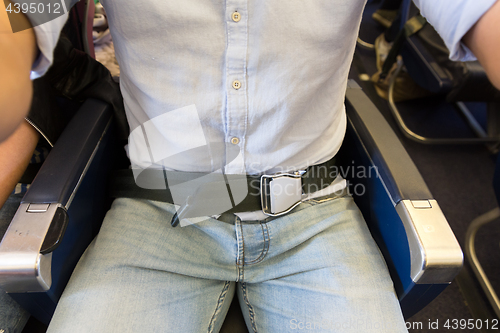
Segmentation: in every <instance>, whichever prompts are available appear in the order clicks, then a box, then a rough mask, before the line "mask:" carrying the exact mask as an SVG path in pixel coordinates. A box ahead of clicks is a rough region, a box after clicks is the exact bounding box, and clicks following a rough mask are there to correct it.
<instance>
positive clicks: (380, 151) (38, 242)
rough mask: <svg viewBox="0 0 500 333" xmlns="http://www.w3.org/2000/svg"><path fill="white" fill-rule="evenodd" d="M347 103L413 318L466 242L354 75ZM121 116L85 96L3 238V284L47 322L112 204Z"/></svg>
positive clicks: (386, 246)
mask: <svg viewBox="0 0 500 333" xmlns="http://www.w3.org/2000/svg"><path fill="white" fill-rule="evenodd" d="M346 110H347V115H348V118H349V129H348V132H347V135H346V139H345V143H344V145H343V147H342V149H341V151H340V152H339V155H338V156H339V160H340V161H341V164H340V168H339V171H340V172H341V175H342V176H343V177H344V178H346V179H347V180H348V181H349V183H350V188H351V192H352V193H353V195H354V197H355V200H356V202H357V203H358V205H359V207H360V209H361V210H362V213H363V215H364V217H365V219H366V221H367V223H368V225H369V227H370V229H371V231H372V234H373V236H374V238H375V240H376V241H377V243H378V245H379V247H380V249H381V251H382V253H383V255H384V257H385V259H386V262H387V264H388V267H389V271H390V273H391V276H392V279H393V281H394V284H395V288H396V292H397V295H398V297H399V300H400V303H401V307H402V310H403V313H404V315H405V317H406V318H409V317H411V316H412V315H413V314H414V313H416V312H418V311H419V310H420V309H422V308H423V307H424V306H425V305H426V304H428V303H429V302H430V301H431V300H432V299H433V298H435V297H436V296H437V295H438V294H439V293H440V292H441V291H442V290H443V289H444V288H445V287H446V286H447V285H448V284H449V283H451V281H452V280H453V278H454V277H455V276H456V275H457V274H458V272H459V270H460V269H461V267H462V257H463V256H462V252H461V249H460V246H459V245H458V242H457V241H456V239H455V237H454V235H453V232H452V231H451V229H450V227H449V225H448V223H447V221H446V219H445V217H444V215H443V213H442V212H441V210H440V209H439V205H438V204H437V202H436V201H435V200H434V199H433V197H432V195H431V193H430V192H429V190H428V188H427V186H426V185H425V182H424V181H423V179H422V177H421V176H420V174H419V172H418V170H417V169H416V167H415V165H414V164H413V162H412V161H411V159H410V158H409V156H408V154H407V153H406V151H405V150H404V148H403V147H402V145H401V143H400V141H399V139H398V138H397V136H396V135H395V134H394V133H393V131H392V129H391V128H390V126H389V125H388V124H387V122H386V121H385V119H384V117H383V116H382V115H381V114H380V113H379V112H378V110H377V109H376V107H375V106H374V105H373V104H372V103H371V102H370V100H369V99H368V97H367V96H366V95H365V94H364V92H363V91H362V90H361V88H360V87H359V86H358V85H357V84H356V83H355V82H353V81H350V82H349V87H348V89H347V93H346ZM111 120H112V112H111V110H110V107H109V105H107V104H106V103H104V102H102V101H99V100H95V99H89V100H87V101H86V102H85V103H84V104H83V105H82V106H81V108H80V110H79V111H78V112H77V114H76V115H75V116H74V117H73V118H72V120H71V122H70V123H69V125H68V126H67V128H66V129H65V131H64V132H63V134H62V135H61V137H60V139H59V140H58V142H57V144H56V145H55V147H54V148H53V149H52V151H51V152H50V154H49V156H48V158H47V160H46V161H45V163H44V164H43V166H42V168H41V169H40V171H39V173H38V175H37V176H36V178H35V181H34V182H33V184H32V186H31V187H30V189H29V190H28V192H27V194H26V196H25V197H24V199H23V201H22V203H21V206H20V208H19V209H18V211H17V213H16V215H15V217H14V219H13V220H12V222H11V225H10V227H9V229H8V231H7V232H6V234H5V236H4V238H3V240H2V242H1V243H0V285H1V286H2V287H3V288H4V289H5V290H7V291H8V292H9V293H11V295H12V296H13V297H14V298H15V299H16V300H17V301H18V302H20V303H21V304H23V306H24V307H25V308H27V309H28V310H29V311H30V312H31V313H32V315H33V316H35V317H36V318H37V319H39V320H40V321H42V322H44V323H48V322H49V321H50V319H51V316H52V313H53V311H54V308H55V306H56V304H57V301H58V299H59V297H60V295H61V293H62V290H63V289H64V286H65V285H66V283H67V281H68V279H69V276H70V274H71V272H72V270H73V268H74V266H75V265H76V262H77V260H78V258H79V256H80V255H81V254H82V253H83V251H84V250H85V247H86V246H87V245H88V244H89V243H90V242H91V240H92V238H93V237H94V236H95V234H96V233H97V231H98V228H99V225H100V223H101V221H102V218H103V216H104V214H105V212H106V209H107V207H108V206H109V198H107V197H106V179H107V178H108V175H109V171H110V170H111V169H112V164H113V163H112V162H113V157H112V153H111V152H112V151H118V150H121V149H123V147H120V146H119V145H117V144H116V141H115V140H114V137H113V133H112V132H113V126H112V125H111ZM362 170H365V172H364V173H363V172H362ZM370 170H371V171H370ZM358 171H359V172H358ZM370 172H371V174H370ZM332 246H334V244H332Z"/></svg>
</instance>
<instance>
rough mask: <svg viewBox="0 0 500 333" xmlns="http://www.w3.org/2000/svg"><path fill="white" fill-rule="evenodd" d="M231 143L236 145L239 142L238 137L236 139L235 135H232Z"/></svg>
mask: <svg viewBox="0 0 500 333" xmlns="http://www.w3.org/2000/svg"><path fill="white" fill-rule="evenodd" d="M231 143H232V144H233V145H237V144H238V143H240V139H238V138H237V137H233V138H231Z"/></svg>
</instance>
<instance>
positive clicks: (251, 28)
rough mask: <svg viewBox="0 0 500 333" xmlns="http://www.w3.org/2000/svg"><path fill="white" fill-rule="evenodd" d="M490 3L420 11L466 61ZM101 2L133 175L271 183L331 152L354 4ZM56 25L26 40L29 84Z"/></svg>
mask: <svg viewBox="0 0 500 333" xmlns="http://www.w3.org/2000/svg"><path fill="white" fill-rule="evenodd" d="M494 1H495V0H475V1H468V0H447V1H444V0H441V1H436V0H420V1H419V4H420V6H422V9H423V10H424V15H426V14H428V13H429V14H430V16H431V18H432V17H433V16H432V13H434V17H435V18H434V20H436V21H438V22H442V23H440V24H438V28H439V26H443V27H444V28H442V29H440V32H441V33H442V35H443V39H444V40H445V42H446V43H447V45H448V46H449V48H450V49H451V50H452V57H453V58H455V59H456V58H462V59H465V58H470V51H468V50H467V49H466V48H464V47H463V45H461V43H460V39H461V37H462V36H463V34H464V33H465V32H467V30H468V29H469V28H470V27H471V26H472V25H473V24H474V22H476V21H477V19H478V18H479V17H480V16H481V15H482V14H483V13H484V12H485V11H486V10H487V9H488V8H489V7H490V6H491V5H492V4H493V3H494ZM102 3H103V5H104V7H105V9H106V13H107V16H108V19H109V23H110V29H111V34H112V36H113V41H114V45H115V51H116V57H117V60H118V62H119V64H120V70H121V74H120V86H121V90H122V94H123V98H124V103H125V109H126V112H127V117H128V121H129V124H130V128H131V136H130V140H129V149H128V151H129V156H130V157H131V159H132V164H133V166H135V167H139V168H149V167H156V166H157V167H166V168H168V169H175V170H181V171H202V172H209V171H215V170H217V169H219V168H220V162H221V161H223V164H224V165H225V169H226V172H227V173H236V174H239V173H248V174H258V173H274V172H279V171H289V170H299V169H304V168H306V167H307V166H310V165H314V164H318V163H322V162H324V161H327V160H328V159H330V158H331V157H332V156H334V155H335V154H336V152H337V151H338V149H339V147H340V145H341V143H342V140H343V136H344V132H345V128H346V116H345V112H344V95H345V90H346V83H347V76H348V71H349V68H350V65H351V61H352V56H353V52H354V48H355V43H356V37H357V34H358V30H359V25H360V21H361V15H362V11H363V8H364V4H365V0H348V1H346V0H311V1H304V0H226V1H222V0H183V1H179V0H161V1H159V0H144V1H140V2H137V1H128V0H102ZM471 8H474V10H470V9H471ZM447 13H451V14H452V15H447ZM61 22H63V20H62V19H57V20H54V21H51V22H49V23H48V24H44V25H41V26H39V27H37V28H36V29H35V32H36V34H37V40H38V42H39V47H40V49H41V51H42V56H41V59H39V61H38V66H37V67H36V68H34V71H35V72H37V73H38V74H41V73H43V72H44V71H45V70H46V68H47V67H48V66H47V64H50V62H51V57H52V55H51V50H52V49H53V47H54V45H55V41H56V40H57V38H55V37H57V36H55V37H54V36H52V35H48V34H47V31H58V27H60V25H61ZM431 22H432V20H431ZM47 36H49V37H50V36H52V37H50V38H49V37H47ZM221 147H223V148H224V149H222V148H221ZM230 147H233V148H230ZM228 150H231V151H232V152H231V153H230V154H229V153H228V152H227V151H228ZM217 155H221V156H217ZM229 155H230V156H229Z"/></svg>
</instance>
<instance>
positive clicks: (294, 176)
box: [260, 170, 305, 216]
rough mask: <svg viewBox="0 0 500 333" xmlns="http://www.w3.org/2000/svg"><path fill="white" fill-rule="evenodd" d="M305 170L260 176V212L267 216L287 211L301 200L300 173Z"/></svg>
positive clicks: (282, 213)
mask: <svg viewBox="0 0 500 333" xmlns="http://www.w3.org/2000/svg"><path fill="white" fill-rule="evenodd" d="M304 173H305V170H302V171H297V172H294V173H281V174H277V175H262V176H261V177H260V199H261V204H262V212H263V213H264V214H266V215H268V216H280V215H284V214H286V213H288V212H289V211H291V210H292V209H294V208H295V207H297V206H298V205H299V204H300V203H301V202H302V175H303V174H304Z"/></svg>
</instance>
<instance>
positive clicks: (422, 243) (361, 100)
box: [346, 81, 463, 297]
mask: <svg viewBox="0 0 500 333" xmlns="http://www.w3.org/2000/svg"><path fill="white" fill-rule="evenodd" d="M346 112H347V116H348V118H349V122H350V126H351V127H352V129H353V131H354V132H355V136H356V137H357V138H358V140H359V142H361V143H362V144H361V147H360V149H361V150H363V151H364V154H366V156H367V158H368V160H369V164H371V165H374V166H375V169H376V170H377V175H376V178H377V179H376V180H369V181H377V182H379V183H381V185H382V186H381V188H382V191H385V192H386V193H387V196H388V197H389V199H390V204H391V205H392V206H393V207H394V208H395V210H396V212H397V215H398V216H399V221H396V222H394V221H392V220H391V221H390V222H389V219H388V218H385V217H384V218H382V219H379V220H378V221H377V220H376V218H375V217H374V219H373V220H374V221H371V216H368V217H367V216H365V219H367V223H368V224H369V227H370V229H371V230H372V233H374V234H375V237H376V240H377V241H378V242H379V247H381V250H382V252H383V253H384V252H385V253H384V255H385V256H386V260H387V256H391V257H393V259H391V260H393V261H394V262H392V263H394V264H395V265H396V266H397V265H398V263H397V261H398V260H399V259H404V258H402V255H401V249H404V248H405V247H406V249H408V248H409V256H410V261H411V264H410V268H409V269H406V268H405V265H403V264H402V265H399V266H400V267H403V268H395V269H394V271H393V272H391V273H393V278H394V274H396V273H397V275H399V276H398V279H399V280H400V281H401V283H402V284H403V286H402V289H401V290H400V291H399V292H400V293H401V294H404V293H406V292H407V291H408V290H407V286H408V285H409V284H411V283H415V284H443V283H445V284H446V283H450V282H451V281H452V280H453V278H454V277H455V276H456V275H457V274H458V272H459V271H460V269H461V267H462V264H463V254H462V250H461V248H460V245H459V244H458V242H457V240H456V238H455V236H454V234H453V232H452V230H451V228H450V226H449V224H448V222H447V220H446V218H445V217H444V214H443V212H442V211H441V209H440V208H439V205H438V204H437V202H436V201H435V200H434V199H433V197H432V195H431V193H430V191H429V189H428V187H427V185H426V184H425V182H424V180H423V178H422V176H421V175H420V172H419V171H418V169H417V168H416V166H415V164H414V163H413V161H412V160H411V158H410V157H409V155H408V153H407V152H406V150H405V149H404V147H403V146H402V144H401V142H400V140H399V138H398V137H397V136H396V134H395V133H394V131H393V130H392V128H391V127H390V125H389V124H388V123H387V121H386V120H385V118H384V117H383V116H382V114H381V113H380V112H379V110H378V109H377V108H376V106H375V105H374V104H373V103H372V102H371V101H370V100H369V98H368V97H367V96H366V95H365V94H364V92H363V91H362V90H361V88H360V87H359V86H358V85H357V83H356V82H354V81H350V82H349V84H348V89H347V92H346ZM379 202H380V199H379V198H372V199H371V202H370V204H372V205H373V204H375V205H376V204H378V203H379ZM370 209H378V208H377V207H375V208H370ZM372 211H373V210H372ZM372 215H375V214H372ZM395 215H396V214H395ZM391 223H394V224H401V223H402V224H403V227H404V229H403V227H401V225H394V224H391ZM398 228H400V230H404V233H405V234H406V239H404V238H402V237H401V235H400V234H397V235H396V234H395V231H396V230H398ZM403 237H404V235H403ZM377 238H378V239H377ZM380 242H382V244H380ZM391 242H405V243H406V244H399V245H393V244H390V243H391ZM406 251H408V250H406ZM394 258H396V259H394ZM397 258H399V259H397ZM408 275H409V276H408ZM409 278H411V281H408V280H409ZM401 296H402V295H400V297H401ZM403 296H404V295H403Z"/></svg>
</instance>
